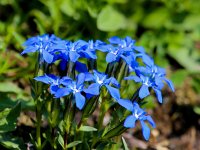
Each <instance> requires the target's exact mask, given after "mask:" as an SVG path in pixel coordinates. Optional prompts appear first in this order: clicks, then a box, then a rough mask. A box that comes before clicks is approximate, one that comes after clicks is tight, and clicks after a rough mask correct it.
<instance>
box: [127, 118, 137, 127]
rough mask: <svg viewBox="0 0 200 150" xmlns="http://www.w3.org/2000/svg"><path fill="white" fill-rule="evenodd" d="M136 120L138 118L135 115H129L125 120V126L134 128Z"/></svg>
mask: <svg viewBox="0 0 200 150" xmlns="http://www.w3.org/2000/svg"><path fill="white" fill-rule="evenodd" d="M136 120H137V119H136V118H135V117H134V116H133V115H130V116H128V117H127V118H126V120H125V121H124V127H126V128H134V127H135V121H136Z"/></svg>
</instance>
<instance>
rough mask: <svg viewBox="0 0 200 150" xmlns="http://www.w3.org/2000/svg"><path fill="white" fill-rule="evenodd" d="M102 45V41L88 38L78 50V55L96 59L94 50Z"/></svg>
mask: <svg viewBox="0 0 200 150" xmlns="http://www.w3.org/2000/svg"><path fill="white" fill-rule="evenodd" d="M102 45H105V43H104V42H102V41H100V40H97V41H95V42H94V41H93V40H89V41H88V42H87V44H85V45H84V46H83V47H82V49H81V50H80V55H81V56H82V57H84V58H89V59H97V56H96V50H98V49H100V48H101V46H102Z"/></svg>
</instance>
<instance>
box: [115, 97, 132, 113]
mask: <svg viewBox="0 0 200 150" xmlns="http://www.w3.org/2000/svg"><path fill="white" fill-rule="evenodd" d="M117 102H118V103H119V104H120V105H121V106H123V107H124V108H126V109H127V110H129V111H133V103H132V102H131V101H130V100H127V99H118V100H117Z"/></svg>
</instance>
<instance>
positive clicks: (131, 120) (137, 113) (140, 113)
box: [118, 99, 156, 140]
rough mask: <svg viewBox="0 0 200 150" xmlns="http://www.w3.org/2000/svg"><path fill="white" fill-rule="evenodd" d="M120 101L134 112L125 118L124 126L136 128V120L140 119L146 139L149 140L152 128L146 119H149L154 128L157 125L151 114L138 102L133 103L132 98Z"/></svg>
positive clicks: (119, 101)
mask: <svg viewBox="0 0 200 150" xmlns="http://www.w3.org/2000/svg"><path fill="white" fill-rule="evenodd" d="M118 103H119V104H120V105H121V106H123V107H124V108H126V109H127V110H129V111H131V112H132V114H131V115H129V116H128V117H127V118H126V119H125V121H124V127H126V128H134V127H135V122H136V121H137V120H138V121H140V124H141V126H142V134H143V137H144V139H145V140H148V139H149V137H150V128H149V127H148V126H147V125H146V123H145V121H147V122H148V123H149V124H150V125H151V126H152V127H153V128H155V127H156V125H155V123H154V121H153V119H152V118H151V116H150V115H148V114H147V113H146V112H145V111H144V110H143V109H141V108H140V106H139V105H138V103H136V102H133V103H132V102H131V101H130V100H124V99H119V100H118Z"/></svg>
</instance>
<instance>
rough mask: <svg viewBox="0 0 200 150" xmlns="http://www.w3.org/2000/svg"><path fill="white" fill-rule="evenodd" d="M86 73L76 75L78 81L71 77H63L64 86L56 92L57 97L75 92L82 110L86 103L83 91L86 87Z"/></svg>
mask: <svg viewBox="0 0 200 150" xmlns="http://www.w3.org/2000/svg"><path fill="white" fill-rule="evenodd" d="M84 82H85V75H84V74H83V73H80V74H79V75H78V76H77V77H76V81H73V80H72V79H71V78H69V77H63V78H62V79H61V80H60V83H61V84H62V85H63V86H64V87H63V88H60V89H59V90H57V92H56V93H55V97H56V98H60V97H63V96H66V95H69V94H71V93H72V94H73V95H74V97H75V102H76V106H77V107H78V108H79V109H80V110H81V109H82V108H83V106H84V105H85V97H84V96H83V95H82V93H81V92H82V91H83V89H84Z"/></svg>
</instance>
